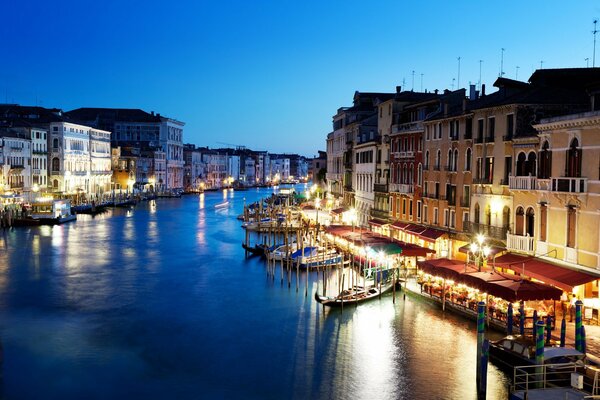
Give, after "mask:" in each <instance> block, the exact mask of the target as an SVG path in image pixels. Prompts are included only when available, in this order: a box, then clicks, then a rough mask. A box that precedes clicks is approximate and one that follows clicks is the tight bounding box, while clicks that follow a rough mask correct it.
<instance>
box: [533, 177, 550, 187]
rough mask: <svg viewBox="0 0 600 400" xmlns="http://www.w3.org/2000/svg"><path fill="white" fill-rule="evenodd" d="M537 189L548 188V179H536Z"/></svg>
mask: <svg viewBox="0 0 600 400" xmlns="http://www.w3.org/2000/svg"><path fill="white" fill-rule="evenodd" d="M536 186H537V190H550V179H540V178H538V179H537V180H536Z"/></svg>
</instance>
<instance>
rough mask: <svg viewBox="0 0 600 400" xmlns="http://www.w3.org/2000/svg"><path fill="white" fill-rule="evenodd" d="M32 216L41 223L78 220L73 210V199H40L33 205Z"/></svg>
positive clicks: (50, 223) (54, 223)
mask: <svg viewBox="0 0 600 400" xmlns="http://www.w3.org/2000/svg"><path fill="white" fill-rule="evenodd" d="M30 218H31V219H33V220H37V221H39V224H40V225H58V224H63V223H65V222H70V221H75V220H77V216H76V215H75V214H73V213H72V212H71V201H70V200H68V199H59V200H54V199H51V200H44V199H42V200H40V201H37V202H35V203H33V204H32V205H31V215H30Z"/></svg>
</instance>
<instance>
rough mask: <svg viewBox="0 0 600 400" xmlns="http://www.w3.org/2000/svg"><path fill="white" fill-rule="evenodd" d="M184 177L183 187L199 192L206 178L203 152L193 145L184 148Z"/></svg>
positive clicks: (186, 145)
mask: <svg viewBox="0 0 600 400" xmlns="http://www.w3.org/2000/svg"><path fill="white" fill-rule="evenodd" d="M183 160H184V175H183V186H184V188H185V189H186V190H199V189H201V187H202V185H201V184H202V181H203V177H204V173H205V172H204V163H203V162H202V152H201V151H200V149H198V148H196V146H195V145H193V144H185V145H184V146H183Z"/></svg>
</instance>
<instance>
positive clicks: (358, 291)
mask: <svg viewBox="0 0 600 400" xmlns="http://www.w3.org/2000/svg"><path fill="white" fill-rule="evenodd" d="M392 287H393V283H392V282H391V281H389V282H386V283H384V284H382V285H381V288H379V287H377V286H373V287H370V288H364V287H362V286H353V287H352V288H349V289H345V290H343V291H342V292H341V293H340V294H339V295H337V296H322V295H320V294H319V293H318V292H315V300H316V301H317V302H319V303H321V304H323V305H324V306H329V307H343V306H348V305H352V304H359V303H364V302H365V301H369V300H372V299H375V298H377V297H379V296H380V295H383V294H385V293H387V292H389V291H390V290H392Z"/></svg>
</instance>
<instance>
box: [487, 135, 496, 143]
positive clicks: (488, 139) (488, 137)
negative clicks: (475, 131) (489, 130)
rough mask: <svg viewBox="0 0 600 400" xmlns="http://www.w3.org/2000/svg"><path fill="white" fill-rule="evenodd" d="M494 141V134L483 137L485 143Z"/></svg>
mask: <svg viewBox="0 0 600 400" xmlns="http://www.w3.org/2000/svg"><path fill="white" fill-rule="evenodd" d="M495 141H496V136H486V137H485V142H486V143H494V142H495Z"/></svg>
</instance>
